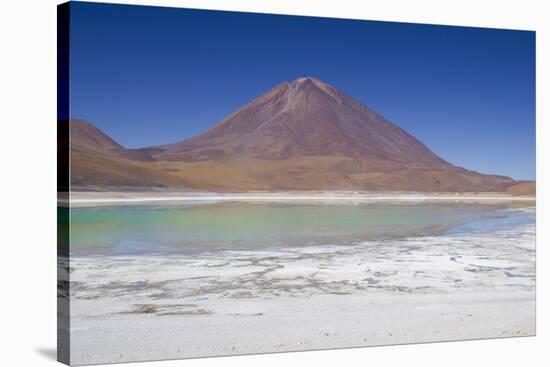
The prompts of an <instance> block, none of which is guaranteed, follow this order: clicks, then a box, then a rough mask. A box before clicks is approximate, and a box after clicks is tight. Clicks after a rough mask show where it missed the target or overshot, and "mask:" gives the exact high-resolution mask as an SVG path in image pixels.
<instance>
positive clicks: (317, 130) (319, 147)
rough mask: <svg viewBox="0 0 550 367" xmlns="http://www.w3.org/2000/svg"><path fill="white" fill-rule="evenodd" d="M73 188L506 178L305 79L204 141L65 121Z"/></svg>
mask: <svg viewBox="0 0 550 367" xmlns="http://www.w3.org/2000/svg"><path fill="white" fill-rule="evenodd" d="M71 142H72V146H71V151H72V170H73V185H74V186H76V187H97V188H101V187H120V186H126V187H136V188H150V187H173V188H190V189H202V190H380V191H428V192H429V191H454V192H463V191H506V190H507V189H508V188H509V187H511V186H513V185H514V184H516V182H515V181H513V180H512V179H511V178H508V177H504V176H495V175H484V174H480V173H477V172H473V171H468V170H466V169H464V168H460V167H456V166H454V165H452V164H450V163H448V162H446V161H444V160H443V159H441V158H440V157H438V156H437V155H436V154H435V153H433V152H432V151H431V150H430V149H428V148H427V147H426V146H425V145H424V144H422V142H420V141H419V140H418V139H416V138H415V137H413V136H412V135H410V134H409V133H407V132H406V131H405V130H403V129H401V128H400V127H399V126H397V125H395V124H393V123H391V122H390V121H388V120H386V119H385V118H383V117H382V116H380V115H379V114H377V113H376V112H374V111H373V110H371V109H370V108H368V107H366V106H364V105H362V104H361V103H359V102H357V101H356V100H354V99H353V98H351V97H349V96H347V95H345V94H344V93H342V92H340V91H338V90H336V89H334V88H333V87H331V86H329V85H328V84H325V83H323V82H321V81H320V80H317V79H314V78H299V79H296V80H294V81H293V82H291V83H282V84H280V85H278V86H277V87H275V88H273V89H271V90H270V91H268V92H267V93H265V94H263V95H261V96H259V97H258V98H256V99H254V100H253V101H251V102H250V103H248V104H247V105H245V106H244V107H242V108H240V109H238V110H237V111H235V112H234V113H232V114H230V115H229V116H228V117H226V118H225V119H223V120H222V121H220V122H219V123H218V124H216V125H214V126H213V127H212V128H210V129H209V130H207V131H205V132H204V133H202V134H200V135H198V136H196V137H193V138H190V139H185V140H183V141H180V142H178V143H175V144H169V145H163V146H159V147H148V148H143V149H125V148H124V147H122V146H120V145H119V144H117V143H116V142H115V141H113V140H112V139H111V138H109V137H108V136H107V135H105V134H104V133H102V132H101V131H99V130H98V129H97V128H95V127H94V126H93V125H91V124H89V123H87V122H85V121H82V120H72V121H71Z"/></svg>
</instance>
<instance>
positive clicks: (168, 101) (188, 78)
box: [71, 2, 535, 179]
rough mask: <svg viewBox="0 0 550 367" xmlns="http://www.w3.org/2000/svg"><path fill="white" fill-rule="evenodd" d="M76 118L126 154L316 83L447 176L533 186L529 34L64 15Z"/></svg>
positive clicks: (88, 8)
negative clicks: (380, 122)
mask: <svg viewBox="0 0 550 367" xmlns="http://www.w3.org/2000/svg"><path fill="white" fill-rule="evenodd" d="M71 16H72V18H71V31H72V33H71V68H72V69H71V88H72V89H71V93H72V95H71V96H72V101H71V117H73V118H84V119H86V120H88V121H90V122H92V123H93V124H95V125H96V126H98V127H99V128H100V129H101V130H103V131H104V132H106V133H107V134H108V135H110V136H111V137H113V138H114V139H115V140H116V141H118V142H119V143H120V144H122V145H124V146H126V147H142V146H151V145H159V144H166V143H172V142H176V141H179V140H181V139H183V138H185V137H189V136H192V135H196V134H198V133H200V132H202V131H204V130H205V129H207V128H208V127H210V126H212V125H214V124H215V123H217V122H218V121H219V120H221V119H222V118H223V117H225V116H226V115H228V114H229V113H231V112H232V111H234V110H235V109H237V108H238V107H240V106H242V105H243V104H245V103H247V102H249V101H250V100H251V99H253V98H254V97H256V96H258V95H260V94H262V93H263V92H265V91H266V90H268V89H270V88H272V87H273V86H275V85H277V84H279V83H281V82H283V81H285V80H286V81H291V80H293V79H295V78H297V77H300V76H314V77H316V78H319V79H321V80H323V81H325V82H327V83H329V84H331V85H332V86H334V87H336V88H337V89H340V90H341V91H343V92H344V93H346V94H348V95H350V96H352V97H354V98H355V99H357V100H359V101H360V102H362V103H364V104H366V105H367V106H369V107H371V108H373V109H374V110H376V111H377V112H379V113H380V114H382V115H383V116H385V117H386V118H387V119H389V120H390V121H392V122H394V123H395V124H397V125H399V126H401V127H402V128H404V129H405V130H407V131H408V132H410V133H411V134H413V135H414V136H416V137H417V138H419V139H420V140H421V141H422V142H424V143H425V144H426V145H427V146H428V147H429V148H430V149H432V150H433V151H434V152H435V153H437V154H439V155H440V156H441V157H443V158H444V159H446V160H448V161H450V162H451V163H453V164H456V165H459V166H463V167H466V168H468V169H474V170H477V171H481V172H484V173H494V174H503V175H507V176H511V177H513V178H515V179H534V178H535V33H534V32H526V31H509V30H494V29H480V28H464V27H444V26H432V25H416V24H403V23H390V22H369V21H353V20H337V19H326V18H312V17H290V16H276V15H261V14H246V13H231V12H213V11H199V10H187V9H173V8H159V7H142V6H126V5H106V4H91V3H78V2H77V3H73V4H72V8H71Z"/></svg>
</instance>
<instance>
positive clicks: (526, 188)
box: [507, 181, 537, 196]
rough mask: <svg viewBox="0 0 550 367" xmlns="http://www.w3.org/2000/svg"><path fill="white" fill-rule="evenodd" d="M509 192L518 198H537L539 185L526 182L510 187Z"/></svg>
mask: <svg viewBox="0 0 550 367" xmlns="http://www.w3.org/2000/svg"><path fill="white" fill-rule="evenodd" d="M507 191H508V193H510V194H512V195H516V196H535V195H536V192H537V185H536V183H535V182H534V181H524V182H520V183H517V184H515V185H513V186H510V187H508V189H507Z"/></svg>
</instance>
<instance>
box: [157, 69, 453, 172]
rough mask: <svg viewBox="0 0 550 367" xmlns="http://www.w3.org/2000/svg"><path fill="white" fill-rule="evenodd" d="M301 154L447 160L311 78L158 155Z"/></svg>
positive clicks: (425, 161)
mask: <svg viewBox="0 0 550 367" xmlns="http://www.w3.org/2000/svg"><path fill="white" fill-rule="evenodd" d="M304 156H343V157H351V158H359V159H376V160H388V161H397V162H403V163H408V164H414V165H422V166H427V167H440V166H443V165H446V164H447V163H446V162H445V161H444V160H442V159H441V158H439V157H438V156H436V155H435V154H434V153H433V152H431V151H430V150H429V149H428V148H427V147H426V146H425V145H424V144H422V143H421V142H420V141H419V140H417V139H416V138H414V137H413V136H412V135H410V134H408V133H407V132H406V131H405V130H403V129H401V128H400V127H399V126H397V125H394V124H392V123H391V122H389V121H387V120H386V119H384V118H383V117H382V116H380V115H379V114H377V113H376V112H374V111H373V110H371V109H369V108H367V107H366V106H364V105H362V104H360V103H359V102H357V101H355V100H354V99H353V98H351V97H349V96H347V95H345V94H343V93H341V92H339V91H337V90H336V89H334V88H332V87H331V86H329V85H327V84H325V83H323V82H321V81H320V80H317V79H314V78H299V79H296V80H294V81H293V82H292V83H290V84H289V83H282V84H280V85H278V86H277V87H275V88H273V89H272V90H270V91H269V92H267V93H266V94H264V95H262V96H260V97H258V98H256V99H254V100H253V101H252V102H250V103H249V104H247V105H246V106H244V107H242V108H241V109H239V110H237V111H236V112H234V113H232V114H231V115H229V116H228V117H227V118H225V119H224V120H222V121H221V122H220V123H218V124H217V125H215V126H214V127H212V128H211V129H209V130H208V131H206V132H205V133H203V134H201V135H199V136H196V137H194V138H191V139H187V140H184V141H182V142H179V143H176V144H173V145H170V146H168V147H166V150H165V151H164V152H163V153H161V154H160V155H159V157H160V158H161V159H165V160H175V161H181V160H183V161H201V160H212V159H216V160H219V159H234V158H237V159H243V158H245V159H290V158H295V157H304Z"/></svg>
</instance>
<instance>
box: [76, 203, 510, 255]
mask: <svg viewBox="0 0 550 367" xmlns="http://www.w3.org/2000/svg"><path fill="white" fill-rule="evenodd" d="M502 209H503V206H502V205H501V206H495V205H493V206H488V205H453V204H416V205H410V204H409V205H405V204H401V205H388V204H376V205H373V204H371V205H303V204H300V205H288V204H287V205H281V204H244V203H218V204H205V205H182V206H168V207H152V206H131V207H109V208H81V209H72V210H71V233H70V236H71V238H70V239H71V252H72V253H73V254H75V255H84V254H103V255H127V254H153V253H172V252H181V253H189V254H192V253H201V252H211V251H220V250H258V249H262V248H263V249H265V248H272V247H295V246H306V245H309V246H311V245H326V244H349V243H352V242H356V241H364V240H374V239H389V238H399V237H404V236H411V235H426V234H433V233H437V232H442V231H445V230H448V229H450V228H453V227H457V226H461V225H468V223H483V222H484V221H483V219H497V218H503V217H505V215H504V214H503V211H502ZM480 221H481V222H480ZM491 222H492V221H491Z"/></svg>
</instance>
